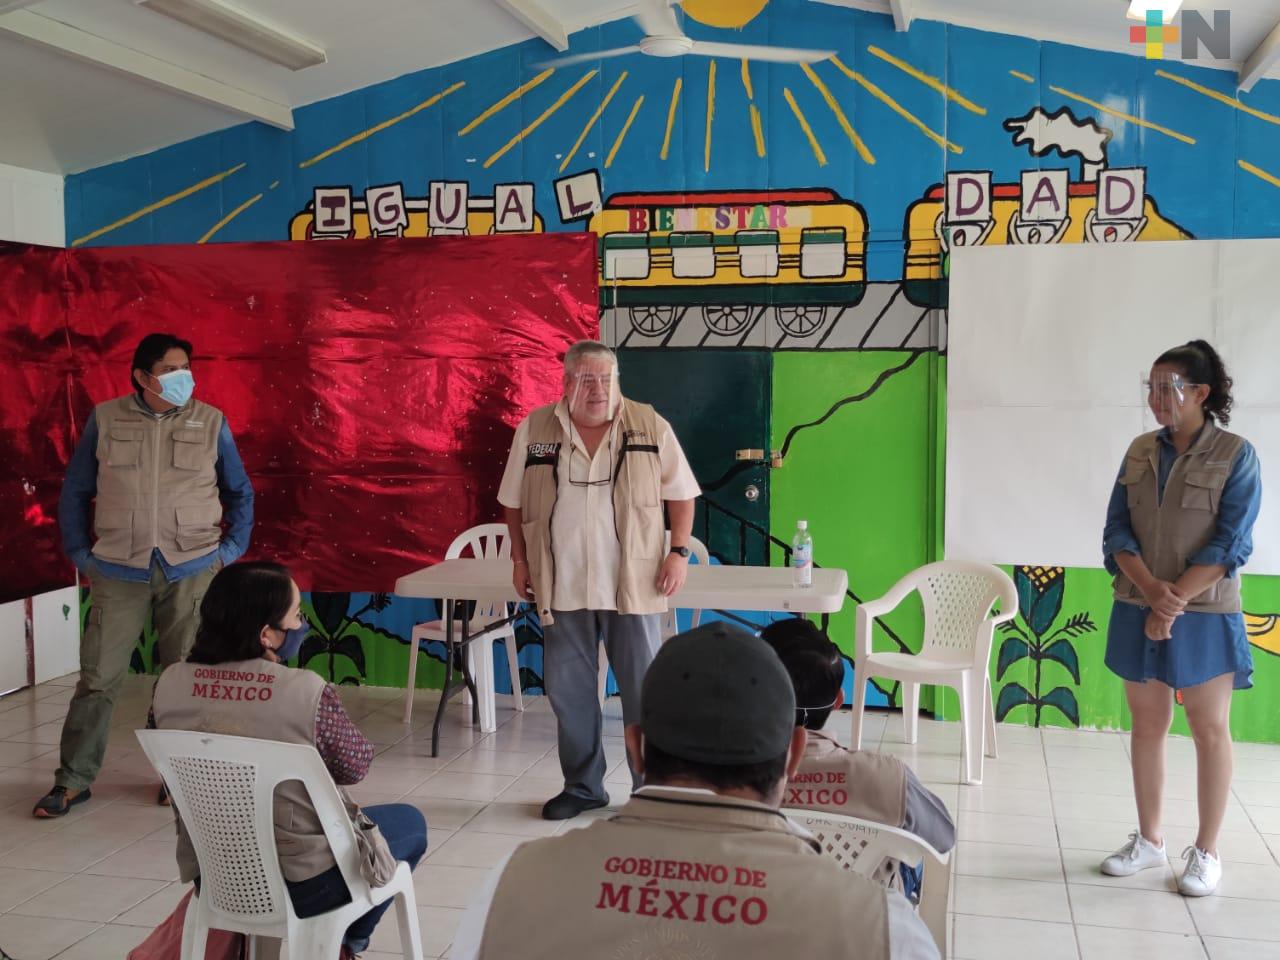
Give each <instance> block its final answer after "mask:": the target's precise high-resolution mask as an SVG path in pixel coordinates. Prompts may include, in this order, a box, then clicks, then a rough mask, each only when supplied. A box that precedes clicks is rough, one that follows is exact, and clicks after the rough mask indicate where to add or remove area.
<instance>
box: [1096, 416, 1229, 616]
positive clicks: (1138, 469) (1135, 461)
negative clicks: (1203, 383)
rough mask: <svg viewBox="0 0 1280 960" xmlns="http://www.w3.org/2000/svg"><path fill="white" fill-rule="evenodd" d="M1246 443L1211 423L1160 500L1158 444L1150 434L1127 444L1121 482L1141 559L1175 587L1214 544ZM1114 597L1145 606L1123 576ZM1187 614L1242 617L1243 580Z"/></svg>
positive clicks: (1194, 604) (1177, 464) (1199, 601)
mask: <svg viewBox="0 0 1280 960" xmlns="http://www.w3.org/2000/svg"><path fill="white" fill-rule="evenodd" d="M1243 447H1244V439H1243V438H1242V437H1239V436H1237V435H1236V434H1234V433H1228V432H1227V431H1225V430H1222V429H1221V428H1219V427H1218V425H1217V424H1215V423H1214V422H1213V421H1212V420H1206V421H1205V425H1204V429H1202V430H1201V431H1200V436H1199V437H1197V438H1196V440H1195V442H1194V443H1193V444H1192V445H1191V447H1190V449H1188V450H1187V452H1186V453H1184V454H1183V455H1182V456H1180V457H1178V459H1177V460H1175V461H1174V464H1173V469H1172V470H1170V471H1169V479H1168V481H1167V482H1166V483H1165V487H1164V497H1163V498H1161V497H1160V495H1159V485H1158V476H1159V475H1158V471H1159V469H1160V439H1159V435H1158V433H1146V434H1143V435H1142V436H1140V437H1138V438H1137V439H1136V440H1134V441H1133V443H1131V444H1130V445H1129V451H1128V453H1126V454H1125V461H1124V473H1123V474H1122V475H1121V477H1120V483H1121V484H1122V485H1123V486H1124V488H1125V493H1126V495H1127V498H1128V502H1129V524H1130V526H1131V527H1132V528H1133V535H1134V536H1135V537H1136V538H1137V540H1138V545H1139V547H1140V549H1141V551H1142V559H1143V561H1144V562H1145V563H1146V565H1147V568H1148V569H1149V570H1150V571H1151V573H1152V575H1154V576H1156V577H1158V578H1159V579H1161V580H1168V581H1169V582H1171V583H1172V582H1173V581H1175V580H1177V579H1178V577H1180V576H1182V574H1183V572H1184V571H1185V570H1186V569H1187V566H1188V560H1189V559H1190V558H1191V557H1192V556H1194V555H1195V554H1196V553H1197V552H1198V551H1199V550H1201V549H1203V548H1204V546H1205V545H1206V544H1207V543H1208V542H1209V540H1210V539H1212V537H1213V535H1214V533H1215V532H1216V530H1217V526H1218V509H1219V507H1220V506H1221V503H1222V489H1223V487H1225V486H1226V483H1227V478H1228V477H1229V476H1230V475H1231V467H1232V465H1233V464H1234V463H1235V460H1236V457H1237V455H1238V454H1239V453H1240V451H1241V449H1242V448H1243ZM1114 588H1115V598H1116V599H1117V600H1120V601H1122V602H1124V603H1130V604H1135V605H1138V606H1144V605H1145V604H1146V600H1145V599H1144V598H1143V596H1142V592H1141V591H1140V590H1138V588H1137V587H1136V586H1134V585H1133V583H1132V582H1131V581H1130V580H1129V578H1128V577H1126V576H1125V575H1124V574H1123V573H1119V574H1117V576H1116V578H1115V581H1114ZM1187 609H1188V610H1192V611H1196V612H1199V613H1239V612H1240V578H1239V577H1223V578H1222V579H1221V580H1219V581H1218V582H1217V583H1215V584H1214V585H1213V586H1212V587H1210V588H1209V589H1208V590H1206V591H1204V592H1203V593H1201V594H1200V595H1199V596H1197V597H1193V598H1192V600H1191V602H1190V603H1188V604H1187Z"/></svg>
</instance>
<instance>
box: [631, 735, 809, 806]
mask: <svg viewBox="0 0 1280 960" xmlns="http://www.w3.org/2000/svg"><path fill="white" fill-rule="evenodd" d="M786 775H787V754H786V752H784V753H783V754H782V756H780V757H776V758H774V759H773V760H762V761H761V762H759V763H741V764H719V763H698V762H697V761H695V760H684V759H681V758H680V757H673V756H672V755H671V754H669V753H667V752H666V751H665V750H663V749H661V748H660V747H655V746H654V745H653V744H652V743H651V742H650V741H649V740H647V739H646V740H645V742H644V782H645V783H647V784H650V785H657V784H662V783H669V782H670V781H672V780H681V779H689V780H696V781H699V782H701V783H705V784H707V785H709V786H712V787H714V788H715V789H717V790H741V789H744V788H745V789H748V790H754V791H755V792H756V793H758V794H760V795H761V796H762V797H763V796H768V795H769V794H770V793H771V792H772V791H773V789H774V788H775V787H777V785H778V783H779V782H780V781H781V780H783V779H784V778H785V777H786Z"/></svg>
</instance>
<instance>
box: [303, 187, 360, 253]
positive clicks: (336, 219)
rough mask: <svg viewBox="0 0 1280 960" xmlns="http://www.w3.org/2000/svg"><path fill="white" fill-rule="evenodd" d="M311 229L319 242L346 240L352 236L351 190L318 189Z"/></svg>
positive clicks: (316, 190)
mask: <svg viewBox="0 0 1280 960" xmlns="http://www.w3.org/2000/svg"><path fill="white" fill-rule="evenodd" d="M312 203H313V206H314V207H315V217H314V220H313V226H312V228H311V233H312V235H313V236H314V237H315V238H316V239H317V240H345V239H347V237H349V236H351V233H352V229H351V188H350V187H316V189H315V193H314V194H313V201H312Z"/></svg>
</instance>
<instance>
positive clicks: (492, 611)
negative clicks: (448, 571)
mask: <svg viewBox="0 0 1280 960" xmlns="http://www.w3.org/2000/svg"><path fill="white" fill-rule="evenodd" d="M510 556H511V535H510V531H508V530H507V525H506V524H505V523H481V524H477V525H476V526H474V527H471V528H470V529H468V530H464V531H462V533H460V534H458V535H457V536H456V537H454V538H453V543H451V544H449V549H448V550H446V551H445V552H444V558H445V559H446V560H458V559H460V558H462V557H474V558H475V559H477V560H498V559H503V558H506V557H510ZM468 606H470V604H468ZM441 615H442V616H443V611H441ZM505 616H507V605H506V604H505V603H490V604H477V605H476V608H475V612H474V613H472V618H473V619H475V618H480V619H483V620H501V619H502V618H504V617H505Z"/></svg>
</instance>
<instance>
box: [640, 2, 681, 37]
mask: <svg viewBox="0 0 1280 960" xmlns="http://www.w3.org/2000/svg"><path fill="white" fill-rule="evenodd" d="M634 16H635V19H636V23H638V24H640V29H641V30H643V31H644V32H645V33H646V34H648V35H649V36H651V37H682V36H684V31H683V30H681V29H680V21H679V20H677V19H676V11H675V9H674V8H673V7H672V6H671V5H670V4H669V3H668V2H667V0H639V3H637V4H636V12H635V14H634Z"/></svg>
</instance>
